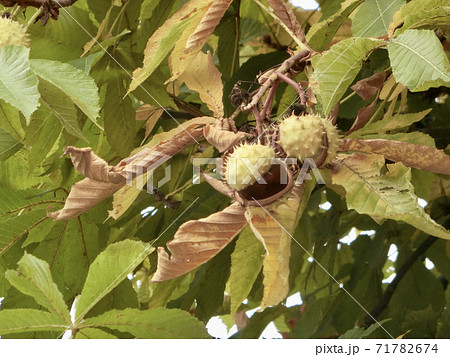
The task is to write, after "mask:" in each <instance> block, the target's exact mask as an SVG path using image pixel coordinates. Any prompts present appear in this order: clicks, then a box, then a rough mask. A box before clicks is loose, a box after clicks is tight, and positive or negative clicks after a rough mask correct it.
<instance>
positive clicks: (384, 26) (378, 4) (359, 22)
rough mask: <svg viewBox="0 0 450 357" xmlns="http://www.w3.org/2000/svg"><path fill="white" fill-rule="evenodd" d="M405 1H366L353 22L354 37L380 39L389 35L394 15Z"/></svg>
mask: <svg viewBox="0 0 450 357" xmlns="http://www.w3.org/2000/svg"><path fill="white" fill-rule="evenodd" d="M403 4H405V0H366V1H364V3H363V4H362V5H361V6H360V7H359V8H358V10H357V12H356V14H355V17H354V18H353V20H352V33H353V36H359V37H380V36H384V35H386V34H387V33H388V30H389V24H390V22H391V21H392V17H393V16H394V14H395V13H396V12H397V11H398V10H399V9H400V8H401V7H402V6H403Z"/></svg>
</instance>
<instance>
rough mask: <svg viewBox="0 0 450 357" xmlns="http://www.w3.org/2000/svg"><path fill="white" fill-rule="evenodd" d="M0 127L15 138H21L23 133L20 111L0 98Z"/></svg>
mask: <svg viewBox="0 0 450 357" xmlns="http://www.w3.org/2000/svg"><path fill="white" fill-rule="evenodd" d="M0 128H2V129H4V130H6V131H8V132H9V133H11V135H13V136H14V138H15V139H16V140H19V141H20V140H23V138H24V136H25V133H24V128H23V126H22V122H21V119H20V111H19V110H18V109H17V108H15V107H13V106H12V105H10V104H8V103H6V102H5V101H4V100H1V99H0Z"/></svg>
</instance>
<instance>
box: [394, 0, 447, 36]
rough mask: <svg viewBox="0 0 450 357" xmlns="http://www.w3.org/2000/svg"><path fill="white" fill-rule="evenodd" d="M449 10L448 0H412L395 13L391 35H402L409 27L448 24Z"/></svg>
mask: <svg viewBox="0 0 450 357" xmlns="http://www.w3.org/2000/svg"><path fill="white" fill-rule="evenodd" d="M449 12H450V7H449V6H448V1H447V0H412V1H410V2H408V3H407V4H405V5H403V6H402V8H401V9H400V10H399V11H397V12H396V13H395V14H394V18H393V20H392V22H391V23H390V24H389V35H390V36H392V35H393V33H394V32H395V34H396V35H400V34H401V33H403V32H404V31H405V30H407V29H409V28H423V27H435V26H439V25H448V23H449Z"/></svg>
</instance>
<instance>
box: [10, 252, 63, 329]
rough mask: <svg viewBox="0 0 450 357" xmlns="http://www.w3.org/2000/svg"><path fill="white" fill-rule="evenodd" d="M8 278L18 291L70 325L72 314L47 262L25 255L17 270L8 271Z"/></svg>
mask: <svg viewBox="0 0 450 357" xmlns="http://www.w3.org/2000/svg"><path fill="white" fill-rule="evenodd" d="M6 278H7V279H8V281H9V282H10V283H11V285H13V286H14V287H15V288H16V289H18V290H20V291H21V292H22V293H24V294H26V295H30V296H32V297H33V298H34V299H35V300H36V301H37V303H38V304H40V305H42V306H43V307H45V308H46V309H48V310H49V311H50V312H53V313H55V314H57V315H58V316H59V317H60V319H61V320H62V321H66V323H67V324H70V314H69V309H68V308H67V305H66V303H65V302H64V299H63V296H62V294H61V292H60V291H59V290H58V287H57V286H56V284H55V283H54V282H53V278H52V274H51V272H50V267H49V265H48V263H47V262H45V261H43V260H40V259H38V258H36V257H34V256H32V255H31V254H28V253H25V255H24V256H23V257H22V259H20V260H19V263H18V268H17V270H8V271H7V272H6Z"/></svg>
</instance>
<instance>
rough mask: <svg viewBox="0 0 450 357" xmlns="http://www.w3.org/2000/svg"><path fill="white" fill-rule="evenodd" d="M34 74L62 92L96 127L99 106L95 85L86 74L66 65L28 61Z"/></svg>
mask: <svg viewBox="0 0 450 357" xmlns="http://www.w3.org/2000/svg"><path fill="white" fill-rule="evenodd" d="M30 64H31V68H32V69H33V71H34V73H35V74H36V75H37V76H38V77H40V78H42V79H45V80H46V81H48V82H50V83H51V84H53V85H54V86H55V87H57V88H59V89H60V90H61V91H63V92H64V94H66V95H67V96H68V97H69V98H70V99H71V100H72V101H73V102H74V103H75V104H76V105H77V106H78V107H79V108H80V109H81V111H82V112H83V113H84V114H86V116H87V117H88V118H89V119H90V120H92V122H93V123H94V124H95V125H97V126H98V127H99V128H101V127H100V126H99V124H98V123H97V118H98V116H99V111H100V105H99V101H100V98H99V95H98V89H97V85H96V84H95V82H94V79H93V78H92V77H90V76H89V75H87V74H86V72H84V71H82V70H81V69H78V68H76V67H74V66H72V65H70V64H68V63H62V62H58V61H50V60H42V59H35V60H30Z"/></svg>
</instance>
